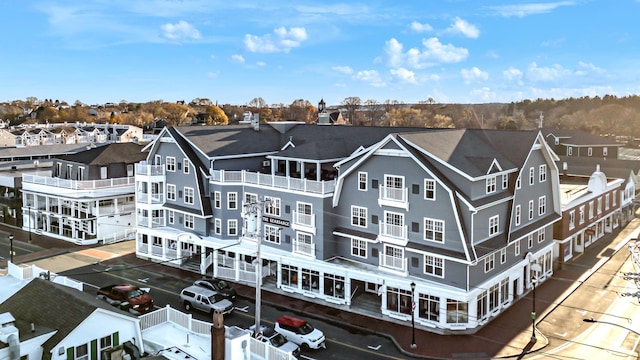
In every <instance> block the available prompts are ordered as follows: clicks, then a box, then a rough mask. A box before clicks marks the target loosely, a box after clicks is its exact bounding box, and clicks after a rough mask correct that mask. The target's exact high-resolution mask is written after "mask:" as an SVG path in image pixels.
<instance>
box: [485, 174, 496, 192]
mask: <svg viewBox="0 0 640 360" xmlns="http://www.w3.org/2000/svg"><path fill="white" fill-rule="evenodd" d="M494 192H496V177H495V176H492V177H490V178H487V194H491V193H494Z"/></svg>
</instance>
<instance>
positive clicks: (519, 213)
mask: <svg viewBox="0 0 640 360" xmlns="http://www.w3.org/2000/svg"><path fill="white" fill-rule="evenodd" d="M521 218H522V208H521V207H520V205H516V226H518V225H520V221H521V220H522V219H521Z"/></svg>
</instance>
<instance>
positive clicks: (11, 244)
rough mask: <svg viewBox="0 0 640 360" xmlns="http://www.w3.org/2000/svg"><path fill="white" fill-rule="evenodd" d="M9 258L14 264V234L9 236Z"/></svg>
mask: <svg viewBox="0 0 640 360" xmlns="http://www.w3.org/2000/svg"><path fill="white" fill-rule="evenodd" d="M9 257H10V258H11V263H13V234H9Z"/></svg>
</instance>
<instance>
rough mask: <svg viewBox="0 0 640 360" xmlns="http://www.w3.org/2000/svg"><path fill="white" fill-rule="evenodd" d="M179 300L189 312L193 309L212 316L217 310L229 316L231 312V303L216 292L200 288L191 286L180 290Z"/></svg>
mask: <svg viewBox="0 0 640 360" xmlns="http://www.w3.org/2000/svg"><path fill="white" fill-rule="evenodd" d="M180 300H181V301H182V305H183V306H184V309H185V310H187V311H191V309H192V308H193V309H198V310H200V311H204V312H206V313H209V314H213V313H214V312H215V311H216V310H219V311H220V312H222V314H223V315H227V314H230V313H231V312H232V311H233V303H232V302H231V301H229V300H227V299H223V298H222V296H221V295H220V294H218V293H217V292H215V291H211V290H209V289H205V288H203V287H201V286H196V285H191V286H189V287H186V288H184V289H182V291H181V292H180Z"/></svg>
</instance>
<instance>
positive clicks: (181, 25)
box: [161, 20, 202, 41]
mask: <svg viewBox="0 0 640 360" xmlns="http://www.w3.org/2000/svg"><path fill="white" fill-rule="evenodd" d="M161 28H162V36H163V37H165V38H167V39H169V40H173V41H184V40H199V39H200V38H201V37H202V36H201V35H200V32H199V31H198V30H197V29H196V28H195V27H193V25H191V24H189V23H188V22H186V21H184V20H180V21H178V22H177V23H176V24H164V25H162V26H161Z"/></svg>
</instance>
